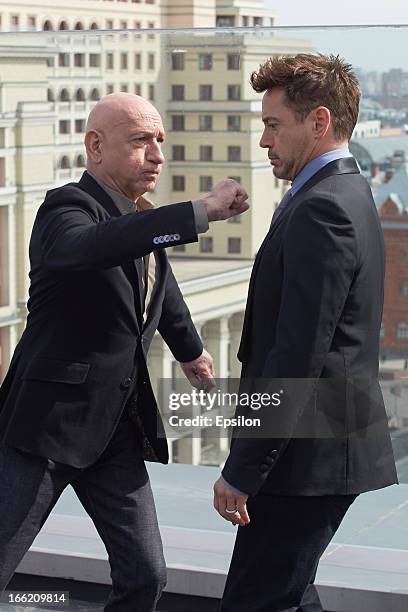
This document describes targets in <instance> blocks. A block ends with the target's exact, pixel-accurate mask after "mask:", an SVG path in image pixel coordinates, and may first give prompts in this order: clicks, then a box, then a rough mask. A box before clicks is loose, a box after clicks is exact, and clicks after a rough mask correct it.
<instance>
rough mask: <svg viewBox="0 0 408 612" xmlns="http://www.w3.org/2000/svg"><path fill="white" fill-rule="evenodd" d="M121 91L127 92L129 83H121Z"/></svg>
mask: <svg viewBox="0 0 408 612" xmlns="http://www.w3.org/2000/svg"><path fill="white" fill-rule="evenodd" d="M119 91H124V92H125V93H127V92H128V91H129V85H128V84H127V83H121V84H120V88H119Z"/></svg>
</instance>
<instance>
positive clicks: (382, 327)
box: [380, 321, 385, 338]
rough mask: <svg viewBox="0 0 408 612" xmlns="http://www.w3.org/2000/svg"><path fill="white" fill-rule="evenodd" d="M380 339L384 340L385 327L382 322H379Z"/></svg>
mask: <svg viewBox="0 0 408 612" xmlns="http://www.w3.org/2000/svg"><path fill="white" fill-rule="evenodd" d="M380 338H385V325H384V322H383V321H381V328H380Z"/></svg>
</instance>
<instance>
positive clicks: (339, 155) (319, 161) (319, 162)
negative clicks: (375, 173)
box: [221, 147, 353, 510]
mask: <svg viewBox="0 0 408 612" xmlns="http://www.w3.org/2000/svg"><path fill="white" fill-rule="evenodd" d="M345 157H353V156H352V155H351V153H350V151H349V149H348V147H344V148H342V149H334V151H328V152H327V153H322V155H319V156H318V157H315V158H314V159H312V160H311V161H310V162H308V163H307V164H306V166H304V168H302V170H301V171H300V172H299V174H298V175H297V176H296V178H295V179H294V180H293V183H292V187H291V188H290V189H289V191H290V192H291V196H292V197H293V196H294V195H295V194H296V193H297V192H298V191H299V189H300V188H301V187H303V185H304V184H305V183H307V181H308V180H309V179H310V178H312V176H313V175H314V174H316V172H318V171H319V170H321V169H322V168H324V166H327V164H330V162H332V161H335V160H337V159H343V158H345ZM221 479H222V480H223V481H224V482H225V484H226V485H227V486H228V487H229V488H230V489H232V491H234V493H236V494H237V495H246V493H243V492H242V491H240V490H239V489H236V488H235V487H233V486H231V485H230V483H229V482H227V481H226V480H225V478H223V476H221ZM230 510H232V508H230Z"/></svg>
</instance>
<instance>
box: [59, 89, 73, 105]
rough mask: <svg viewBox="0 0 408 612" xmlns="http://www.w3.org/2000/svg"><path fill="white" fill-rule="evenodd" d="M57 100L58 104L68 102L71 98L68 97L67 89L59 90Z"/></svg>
mask: <svg viewBox="0 0 408 612" xmlns="http://www.w3.org/2000/svg"><path fill="white" fill-rule="evenodd" d="M59 99H60V102H69V101H70V99H71V96H70V95H69V91H68V89H65V88H64V89H61V91H60V95H59Z"/></svg>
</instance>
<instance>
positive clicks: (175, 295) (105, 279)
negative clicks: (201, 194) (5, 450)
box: [0, 172, 202, 467]
mask: <svg viewBox="0 0 408 612" xmlns="http://www.w3.org/2000/svg"><path fill="white" fill-rule="evenodd" d="M170 235H172V236H171V237H172V239H173V241H172V242H171V243H170V244H171V245H172V246H173V245H175V244H183V243H188V242H194V241H197V234H196V228H195V221H194V213H193V208H192V204H191V202H185V203H180V204H174V205H172V206H163V207H161V208H158V209H154V210H148V211H144V212H139V213H137V214H129V215H123V216H122V215H121V214H120V212H119V211H118V210H117V208H116V206H115V205H114V203H113V201H112V199H111V198H110V197H109V196H108V195H107V194H106V192H105V191H104V190H103V189H102V188H101V187H100V186H99V185H98V184H97V183H96V181H94V180H93V179H92V177H91V176H90V175H89V174H87V173H86V172H85V173H84V175H83V177H82V178H81V180H80V181H79V183H70V184H68V185H65V186H64V187H61V188H58V189H54V190H51V191H49V192H48V193H47V195H46V198H45V201H44V203H43V204H42V205H41V206H40V208H39V210H38V213H37V217H36V220H35V223H34V227H33V232H32V236H31V241H30V262H31V271H30V279H31V284H30V297H29V301H28V311H29V314H28V318H27V326H26V329H25V331H24V333H23V335H22V338H21V340H20V342H19V343H18V345H17V348H16V350H15V352H14V355H13V359H12V361H11V364H10V368H9V371H8V373H7V375H6V377H5V380H4V382H3V385H2V386H1V388H0V440H1V441H3V442H4V443H5V444H7V445H10V446H13V447H16V448H20V449H24V450H27V451H30V452H32V453H35V454H37V455H40V456H43V457H47V458H49V459H53V460H55V461H60V462H62V463H66V464H69V465H72V466H75V467H85V466H87V465H90V464H91V463H92V462H94V461H95V460H96V459H97V458H98V456H99V455H100V454H101V452H102V451H103V450H104V448H105V447H106V446H107V444H108V442H109V440H110V438H111V436H112V434H113V431H114V429H115V427H116V425H117V423H118V421H119V419H120V416H121V413H122V411H123V408H124V406H125V404H126V402H127V400H128V399H129V397H130V396H131V395H132V396H134V395H135V394H138V402H137V406H138V413H139V417H140V420H141V422H142V425H143V429H144V432H145V435H146V437H147V438H148V442H149V445H150V447H151V448H152V449H153V451H154V454H155V457H156V458H157V459H158V460H160V461H161V462H163V463H166V462H167V461H168V450H167V442H166V440H165V436H164V433H163V429H162V423H161V419H160V417H159V414H158V411H157V406H156V401H155V398H154V394H153V391H152V388H151V384H150V380H149V375H148V371H147V367H146V354H147V351H148V348H149V345H150V343H151V340H152V338H153V335H154V333H155V331H156V329H158V330H159V332H160V333H161V335H162V336H163V338H164V340H165V341H166V343H167V344H168V345H169V347H170V349H171V351H172V353H173V355H174V356H175V358H176V359H177V360H178V361H190V360H192V359H195V358H196V357H198V356H199V355H200V354H201V351H202V343H201V340H200V338H199V336H198V334H197V332H196V330H195V327H194V325H193V322H192V320H191V317H190V313H189V311H188V308H187V306H186V304H185V303H184V300H183V298H182V295H181V293H180V290H179V288H178V285H177V282H176V280H175V278H174V276H173V273H172V271H171V268H170V265H169V263H168V260H167V257H166V255H165V251H164V250H158V251H157V253H158V255H159V262H160V264H159V266H158V268H157V270H156V273H157V275H158V278H157V283H156V285H155V288H154V291H153V294H152V296H151V305H150V308H149V315H148V318H147V320H146V323H145V324H144V326H143V327H142V317H141V308H140V295H139V279H138V273H137V266H136V265H135V260H136V259H137V258H140V257H142V256H144V255H146V254H147V253H149V252H151V251H153V249H155V250H156V249H158V248H160V246H168V245H169V242H167V243H166V242H162V243H160V244H159V247H158V246H157V244H156V242H157V240H155V241H154V238H157V237H158V236H159V237H160V236H170ZM178 236H179V238H180V239H179V240H177V239H175V238H178ZM158 432H159V433H160V434H161V435H162V436H163V437H161V435H158Z"/></svg>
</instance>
